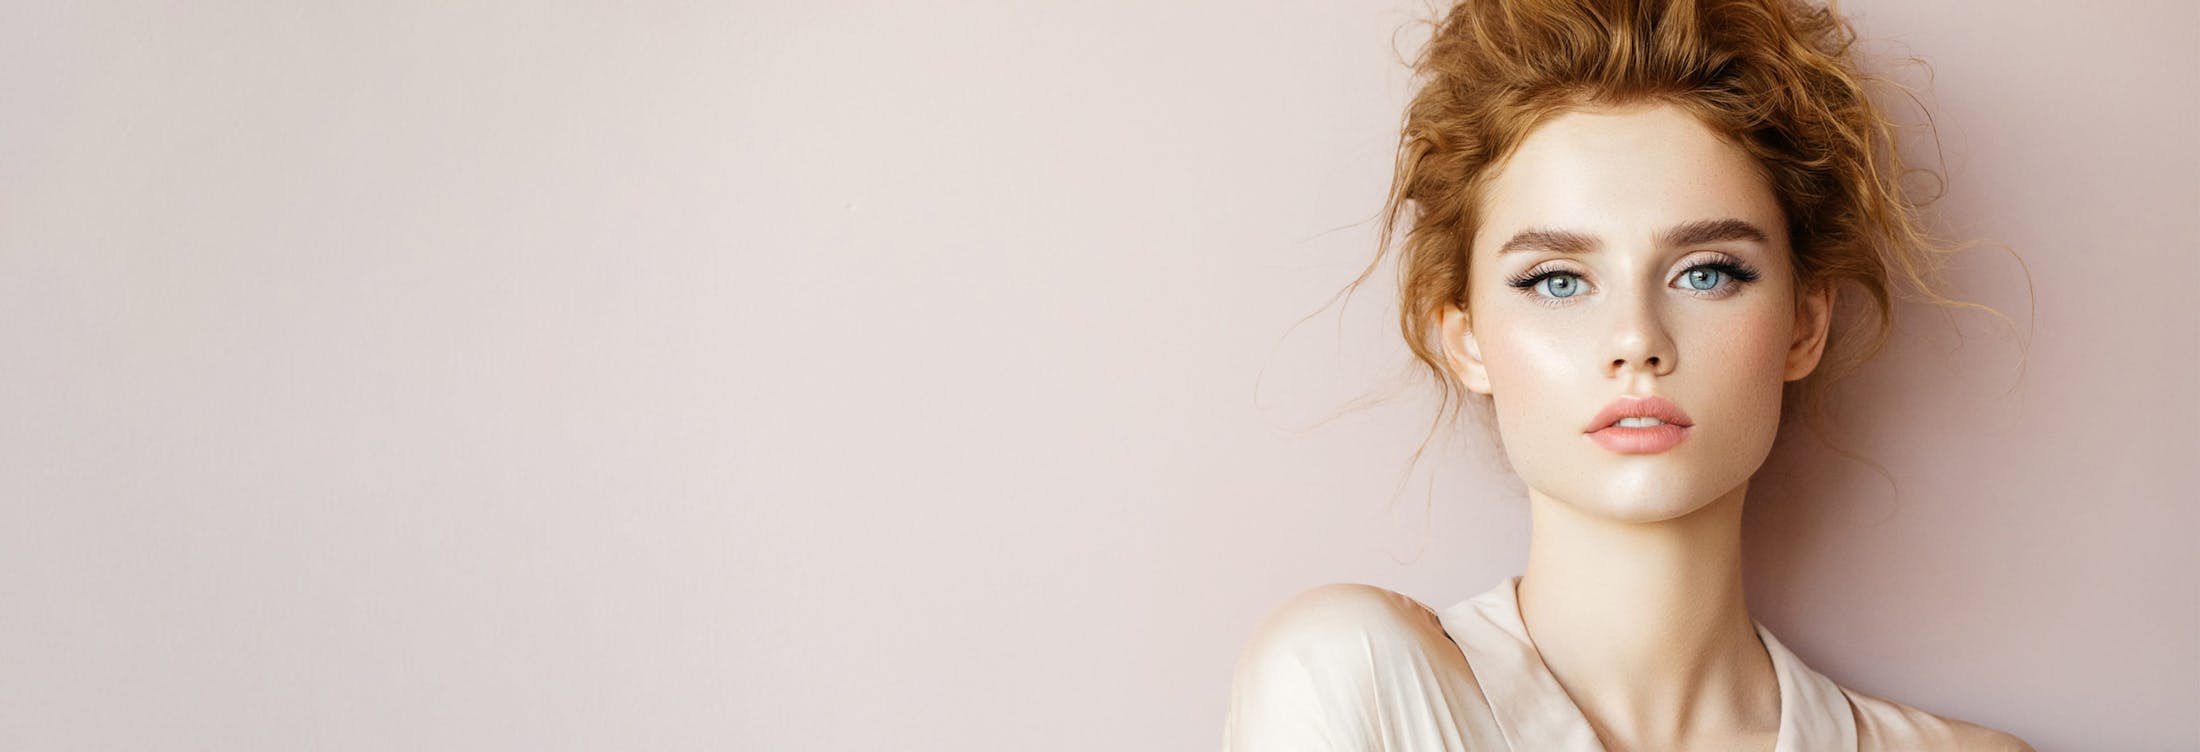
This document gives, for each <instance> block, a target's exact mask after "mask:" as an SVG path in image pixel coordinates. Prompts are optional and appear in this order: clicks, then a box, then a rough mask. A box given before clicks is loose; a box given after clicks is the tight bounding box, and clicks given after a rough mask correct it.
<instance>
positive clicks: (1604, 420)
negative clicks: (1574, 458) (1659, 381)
mask: <svg viewBox="0 0 2200 752" xmlns="http://www.w3.org/2000/svg"><path fill="white" fill-rule="evenodd" d="M1645 417H1647V418H1657V419H1658V420H1661V421H1664V422H1666V423H1671V424H1673V425H1676V426H1692V425H1695V424H1696V423H1695V421H1692V420H1689V419H1688V413H1685V412H1682V411H1681V406H1680V405H1676V404H1673V401H1672V400H1668V399H1666V398H1664V397H1660V396H1658V395H1655V394H1651V395H1645V396H1642V397H1628V396H1625V395H1622V396H1621V397H1620V398H1619V399H1615V400H1612V404H1609V405H1605V406H1604V409H1603V410H1602V411H1600V412H1598V413H1597V417H1596V419H1595V420H1592V421H1590V422H1589V427H1588V428H1587V429H1585V430H1584V432H1595V431H1601V430H1604V429H1606V428H1610V427H1612V424H1614V423H1618V422H1619V419H1621V418H1645Z"/></svg>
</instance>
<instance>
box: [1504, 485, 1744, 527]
mask: <svg viewBox="0 0 2200 752" xmlns="http://www.w3.org/2000/svg"><path fill="white" fill-rule="evenodd" d="M1583 480H1588V479H1586V478H1580V477H1576V478H1574V479H1572V481H1571V482H1568V483H1560V484H1556V486H1557V487H1555V488H1553V490H1554V491H1557V493H1548V494H1546V495H1547V496H1550V497H1551V498H1553V499H1556V500H1558V501H1561V502H1563V503H1565V504H1566V505H1567V506H1569V507H1572V508H1574V509H1576V510H1578V511H1580V512H1581V513H1582V514H1585V515H1588V516H1591V517H1597V518H1600V519H1606V520H1611V521H1614V522H1633V523H1643V522H1662V521H1665V520H1671V519H1675V518H1679V517H1685V516H1688V515H1689V514H1692V513H1694V512H1696V511H1697V510H1700V509H1703V508H1704V507H1707V506H1711V504H1712V502H1715V501H1718V500H1719V497H1720V496H1722V495H1724V494H1725V492H1727V491H1730V490H1732V489H1733V488H1734V485H1733V484H1725V483H1718V482H1711V481H1712V479H1709V478H1699V477H1690V476H1686V475H1675V474H1672V473H1670V472H1666V473H1663V474H1639V475H1638V474H1632V473H1620V474H1616V475H1612V476H1608V477H1606V478H1604V479H1603V482H1600V483H1599V482H1590V483H1583V482H1582V481H1583Z"/></svg>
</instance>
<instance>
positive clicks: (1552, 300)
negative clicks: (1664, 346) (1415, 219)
mask: <svg viewBox="0 0 2200 752" xmlns="http://www.w3.org/2000/svg"><path fill="white" fill-rule="evenodd" d="M1697 269H1710V270H1712V271H1716V272H1719V273H1721V274H1725V275H1726V276H1727V277H1728V278H1729V279H1730V280H1732V281H1733V282H1734V284H1730V285H1721V286H1719V287H1717V288H1713V289H1711V290H1689V291H1688V294H1690V295H1694V296H1696V297H1699V298H1723V297H1726V296H1728V295H1731V294H1733V292H1734V291H1735V288H1738V287H1741V286H1742V285H1746V284H1749V283H1752V282H1756V281H1757V278H1758V274H1757V270H1756V269H1755V268H1753V267H1751V266H1750V265H1748V264H1745V263H1742V261H1741V260H1739V259H1734V258H1720V259H1717V260H1714V261H1706V262H1704V263H1701V264H1695V265H1693V266H1690V267H1688V268H1687V269H1685V270H1683V271H1682V273H1683V274H1686V273H1688V272H1692V271H1695V270H1697ZM1561 275H1563V276H1568V277H1575V278H1579V277H1580V276H1581V275H1579V274H1575V273H1573V272H1570V271H1567V270H1565V269H1558V268H1551V267H1543V268H1540V269H1529V270H1528V271H1525V272H1521V273H1520V274H1518V275H1515V276H1513V277H1511V278H1509V279H1507V280H1505V284H1507V285H1510V286H1512V287H1514V288H1516V289H1518V290H1520V294H1522V295H1526V296H1528V297H1529V298H1532V299H1534V300H1535V302H1537V303H1540V304H1543V305H1547V306H1561V305H1566V301H1567V300H1568V298H1571V297H1573V296H1567V297H1566V298H1558V297H1552V296H1548V295H1539V294H1537V293H1536V291H1535V287H1536V285H1538V284H1541V283H1542V282H1543V280H1545V279H1548V278H1550V277H1557V276H1561Z"/></svg>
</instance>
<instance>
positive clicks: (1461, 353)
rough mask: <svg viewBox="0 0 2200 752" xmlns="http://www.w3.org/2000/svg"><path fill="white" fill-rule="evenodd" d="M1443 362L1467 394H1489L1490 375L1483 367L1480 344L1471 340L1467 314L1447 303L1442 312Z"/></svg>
mask: <svg viewBox="0 0 2200 752" xmlns="http://www.w3.org/2000/svg"><path fill="white" fill-rule="evenodd" d="M1442 314H1443V321H1442V326H1441V328H1442V329H1443V332H1444V333H1443V337H1444V341H1443V343H1442V344H1443V350H1444V360H1445V361H1446V362H1448V363H1450V364H1451V372H1452V375H1453V376H1454V377H1456V378H1458V379H1459V383H1460V384H1462V385H1464V386H1466V388H1467V391H1470V392H1474V393H1475V394H1489V393H1490V371H1489V369H1488V368H1486V367H1484V366H1483V365H1482V344H1481V343H1479V342H1476V341H1475V340H1474V329H1473V327H1472V322H1471V321H1469V320H1468V319H1467V311H1466V309H1465V308H1464V307H1462V306H1460V305H1459V304H1457V303H1447V304H1445V305H1444V306H1443V308H1442Z"/></svg>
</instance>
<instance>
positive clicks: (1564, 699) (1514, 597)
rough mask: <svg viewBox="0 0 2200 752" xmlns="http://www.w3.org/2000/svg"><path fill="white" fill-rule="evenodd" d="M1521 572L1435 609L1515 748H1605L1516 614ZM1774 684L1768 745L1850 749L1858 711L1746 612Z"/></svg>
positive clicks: (1809, 751)
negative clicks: (1775, 732)
mask: <svg viewBox="0 0 2200 752" xmlns="http://www.w3.org/2000/svg"><path fill="white" fill-rule="evenodd" d="M1520 579H1521V576H1520V575H1514V576H1512V577H1508V578H1506V579H1505V581H1503V582H1500V583H1498V585H1497V586H1496V587H1494V588H1491V589H1490V590H1489V592H1486V593H1483V594H1481V595H1478V596H1475V597H1473V598H1470V599H1468V600H1466V601H1462V602H1460V603H1459V604H1458V605H1455V606H1452V607H1451V608H1447V609H1444V610H1443V611H1440V612H1438V613H1437V619H1438V621H1439V622H1440V623H1441V624H1442V625H1443V628H1444V632H1445V633H1446V634H1447V635H1449V636H1450V637H1451V639H1452V642H1453V643H1456V644H1457V645H1458V646H1459V650H1460V652H1461V653H1462V654H1464V655H1465V656H1466V659H1467V665H1468V666H1469V667H1470V668H1472V669H1473V670H1474V676H1475V680H1476V682H1477V683H1478V684H1480V685H1481V686H1482V693H1483V695H1484V699H1486V700H1488V701H1489V705H1490V710H1491V714H1492V715H1493V716H1494V717H1495V718H1496V720H1497V726H1498V731H1499V732H1500V733H1501V734H1503V736H1504V737H1505V742H1506V743H1507V744H1508V745H1510V746H1511V747H1512V748H1513V749H1523V750H1525V749H1535V750H1554V751H1557V752H1605V749H1604V745H1603V743H1602V742H1599V741H1598V740H1597V736H1596V730H1595V729H1594V728H1592V727H1591V726H1590V725H1589V719H1588V717H1586V716H1584V715H1582V713H1581V708H1580V707H1578V706H1576V705H1575V704H1574V702H1573V700H1572V698H1570V697H1569V696H1568V695H1567V694H1566V690H1565V688H1563V687H1561V686H1559V683H1558V678H1557V677H1555V676H1553V675H1552V674H1551V670H1550V667H1549V666H1547V665H1545V664H1544V663H1543V655H1542V653H1540V652H1538V651H1537V650H1536V647H1535V641H1534V640H1531V639H1529V637H1528V628H1527V623H1526V621H1524V620H1523V619H1522V617H1521V615H1520V591H1519V588H1520ZM1750 623H1751V625H1752V626H1754V627H1755V628H1756V631H1757V639H1758V641H1760V642H1762V643H1763V644H1764V647H1765V654H1766V655H1767V656H1768V657H1770V658H1771V659H1772V671H1773V674H1774V676H1775V677H1777V679H1778V681H1779V687H1780V730H1779V737H1778V740H1777V741H1776V742H1775V743H1774V745H1773V752H1820V751H1821V750H1832V751H1834V752H1855V750H1856V749H1857V740H1856V719H1855V717H1854V716H1853V715H1851V711H1850V709H1849V702H1848V697H1847V696H1846V695H1845V694H1843V693H1842V691H1841V688H1840V687H1839V686H1838V685H1836V684H1834V683H1833V681H1832V680H1831V679H1827V678H1826V677H1825V676H1824V675H1821V674H1819V673H1818V672H1817V671H1814V670H1811V668H1810V667H1809V666H1807V665H1804V663H1803V662H1802V660H1801V659H1800V658H1797V657H1796V655H1795V654H1794V653H1792V652H1790V651H1788V649H1787V646H1785V645H1782V644H1780V641H1779V640H1778V639H1776V638H1774V637H1773V636H1772V631H1771V630H1769V629H1766V628H1765V625H1764V624H1761V623H1758V622H1756V621H1755V620H1754V619H1752V620H1751V622H1750Z"/></svg>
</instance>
